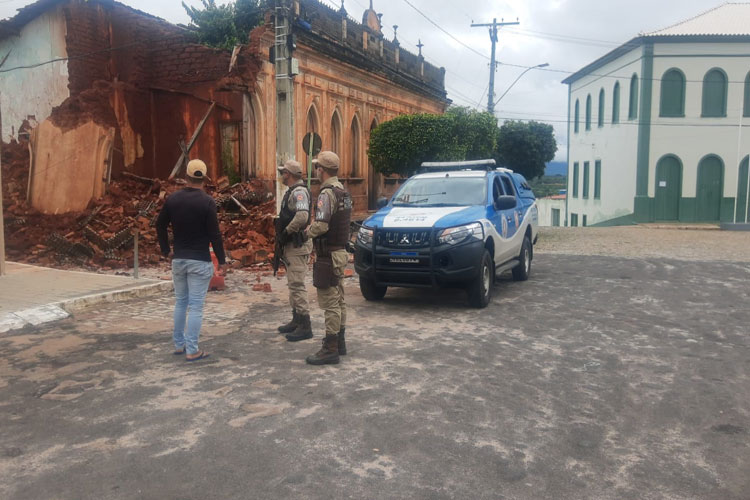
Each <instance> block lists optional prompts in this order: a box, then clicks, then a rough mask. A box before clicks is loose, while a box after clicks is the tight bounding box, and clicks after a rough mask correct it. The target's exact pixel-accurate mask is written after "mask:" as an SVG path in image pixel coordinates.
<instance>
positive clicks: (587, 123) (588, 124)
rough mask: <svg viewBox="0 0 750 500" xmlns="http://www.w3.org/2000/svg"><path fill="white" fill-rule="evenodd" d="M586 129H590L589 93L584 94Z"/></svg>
mask: <svg viewBox="0 0 750 500" xmlns="http://www.w3.org/2000/svg"><path fill="white" fill-rule="evenodd" d="M586 130H591V94H589V95H588V96H586Z"/></svg>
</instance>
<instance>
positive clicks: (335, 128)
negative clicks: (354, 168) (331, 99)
mask: <svg viewBox="0 0 750 500" xmlns="http://www.w3.org/2000/svg"><path fill="white" fill-rule="evenodd" d="M330 144H331V151H333V152H334V153H336V154H337V155H339V157H341V117H340V116H339V112H338V110H336V111H334V112H333V116H332V117H331V143H330Z"/></svg>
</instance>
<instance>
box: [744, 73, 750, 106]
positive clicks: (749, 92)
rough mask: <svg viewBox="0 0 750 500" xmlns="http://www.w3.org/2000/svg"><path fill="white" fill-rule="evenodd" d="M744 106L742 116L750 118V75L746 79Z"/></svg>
mask: <svg viewBox="0 0 750 500" xmlns="http://www.w3.org/2000/svg"><path fill="white" fill-rule="evenodd" d="M743 96H744V101H745V102H744V106H743V109H742V116H750V73H748V74H747V76H746V77H745V91H744V94H743Z"/></svg>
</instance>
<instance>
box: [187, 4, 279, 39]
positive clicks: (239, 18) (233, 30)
mask: <svg viewBox="0 0 750 500" xmlns="http://www.w3.org/2000/svg"><path fill="white" fill-rule="evenodd" d="M201 3H202V4H203V8H202V9H201V8H196V7H191V6H189V5H187V4H186V3H185V2H182V7H183V8H184V9H185V12H187V15H188V16H190V25H189V26H188V28H190V29H192V30H193V31H194V32H195V33H196V35H197V37H198V42H199V43H202V44H204V45H209V46H211V47H217V48H223V49H231V48H232V47H234V46H235V45H239V44H245V43H247V41H248V35H249V34H250V31H251V30H252V29H253V28H255V27H256V26H258V25H259V24H260V23H261V22H262V21H263V13H264V10H265V8H266V4H267V2H266V0H236V2H232V3H227V4H224V5H216V0H201Z"/></svg>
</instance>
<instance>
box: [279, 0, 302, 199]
mask: <svg viewBox="0 0 750 500" xmlns="http://www.w3.org/2000/svg"><path fill="white" fill-rule="evenodd" d="M293 11H294V0H275V8H274V30H275V31H274V36H275V38H274V45H273V59H274V66H275V70H276V165H283V164H284V162H285V161H287V160H293V159H294V156H295V155H294V151H295V144H294V138H295V134H294V75H295V74H297V72H298V69H297V64H296V63H297V61H296V60H295V59H294V58H293V57H292V52H293V50H294V35H293V34H292V19H293V17H294V12H293ZM274 170H275V171H276V175H277V181H276V209H277V210H276V211H277V212H278V210H279V208H280V205H281V198H282V191H283V189H285V188H284V186H283V184H282V183H281V182H280V181H279V179H278V175H279V173H278V170H276V168H274Z"/></svg>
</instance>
